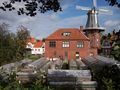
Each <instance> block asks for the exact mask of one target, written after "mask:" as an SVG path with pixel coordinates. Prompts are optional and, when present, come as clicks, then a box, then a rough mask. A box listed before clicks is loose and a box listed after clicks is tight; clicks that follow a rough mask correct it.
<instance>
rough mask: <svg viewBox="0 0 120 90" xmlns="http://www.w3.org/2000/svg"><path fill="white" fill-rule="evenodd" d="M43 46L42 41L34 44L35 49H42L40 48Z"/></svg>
mask: <svg viewBox="0 0 120 90" xmlns="http://www.w3.org/2000/svg"><path fill="white" fill-rule="evenodd" d="M42 45H43V42H42V41H41V40H39V41H37V42H36V43H35V44H34V48H40V47H42Z"/></svg>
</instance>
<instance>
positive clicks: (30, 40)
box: [28, 37, 36, 44]
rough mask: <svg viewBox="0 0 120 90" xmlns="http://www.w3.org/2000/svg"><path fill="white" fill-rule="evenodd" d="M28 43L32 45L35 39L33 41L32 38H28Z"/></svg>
mask: <svg viewBox="0 0 120 90" xmlns="http://www.w3.org/2000/svg"><path fill="white" fill-rule="evenodd" d="M28 42H30V43H32V44H34V43H35V42H36V39H35V38H34V37H30V38H29V39H28Z"/></svg>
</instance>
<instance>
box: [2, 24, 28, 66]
mask: <svg viewBox="0 0 120 90" xmlns="http://www.w3.org/2000/svg"><path fill="white" fill-rule="evenodd" d="M29 36H30V35H29V32H28V30H27V29H26V28H23V27H22V26H21V27H20V28H19V30H18V32H17V34H14V33H11V32H9V30H8V25H7V24H5V23H3V24H0V65H2V64H5V63H10V62H14V61H16V60H20V59H23V58H24V56H25V47H26V40H27V38H28V37H29Z"/></svg>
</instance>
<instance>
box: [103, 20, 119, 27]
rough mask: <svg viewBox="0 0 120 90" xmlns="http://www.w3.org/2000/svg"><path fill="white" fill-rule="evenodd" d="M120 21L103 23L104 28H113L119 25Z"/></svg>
mask: <svg viewBox="0 0 120 90" xmlns="http://www.w3.org/2000/svg"><path fill="white" fill-rule="evenodd" d="M119 24H120V21H119V20H108V21H106V22H105V23H104V25H105V26H106V27H114V26H116V25H119Z"/></svg>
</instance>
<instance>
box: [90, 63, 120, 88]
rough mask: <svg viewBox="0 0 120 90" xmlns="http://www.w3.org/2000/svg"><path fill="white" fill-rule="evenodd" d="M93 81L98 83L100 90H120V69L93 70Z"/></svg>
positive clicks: (115, 67) (105, 67) (114, 66)
mask: <svg viewBox="0 0 120 90" xmlns="http://www.w3.org/2000/svg"><path fill="white" fill-rule="evenodd" d="M91 70H92V72H93V79H94V80H96V81H97V82H98V89H99V90H119V88H120V69H119V68H118V67H117V66H116V65H113V66H107V65H106V66H103V67H99V69H94V68H91Z"/></svg>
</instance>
